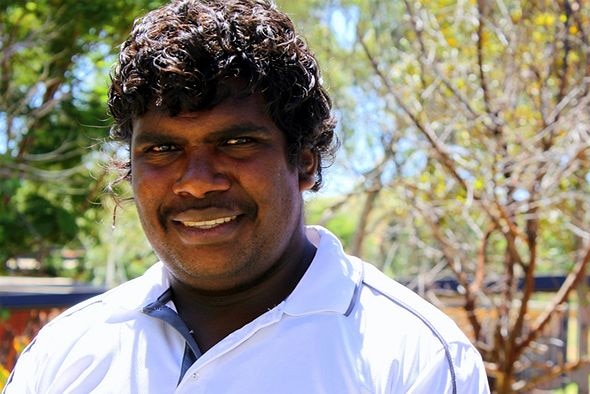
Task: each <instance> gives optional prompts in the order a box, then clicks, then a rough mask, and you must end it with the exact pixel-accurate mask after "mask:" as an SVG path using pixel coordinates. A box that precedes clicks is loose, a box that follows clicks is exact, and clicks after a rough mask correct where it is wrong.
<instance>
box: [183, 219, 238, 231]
mask: <svg viewBox="0 0 590 394" xmlns="http://www.w3.org/2000/svg"><path fill="white" fill-rule="evenodd" d="M237 217H238V216H237V215H234V216H226V217H221V218H216V219H211V220H202V221H198V222H195V221H178V222H180V223H181V224H182V225H183V226H185V227H190V228H195V229H199V230H209V229H212V228H215V227H218V226H220V225H222V224H225V223H229V222H232V221H234V220H236V219H237Z"/></svg>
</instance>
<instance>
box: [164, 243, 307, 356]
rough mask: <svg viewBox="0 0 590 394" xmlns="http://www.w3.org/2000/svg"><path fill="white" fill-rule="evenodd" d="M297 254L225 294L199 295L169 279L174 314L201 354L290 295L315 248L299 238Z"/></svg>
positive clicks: (219, 292)
mask: <svg viewBox="0 0 590 394" xmlns="http://www.w3.org/2000/svg"><path fill="white" fill-rule="evenodd" d="M299 250H300V251H301V252H300V253H297V255H296V256H282V258H281V259H280V260H279V261H277V262H276V263H275V264H274V265H273V266H272V267H271V268H270V269H269V270H268V271H267V272H265V273H264V274H263V275H261V276H260V277H259V278H257V279H256V280H254V281H252V282H251V283H248V284H245V285H242V286H239V287H235V288H232V289H231V290H227V291H216V292H208V291H202V290H199V289H195V288H193V287H190V286H188V285H185V284H183V283H181V282H179V281H178V280H175V279H174V278H172V280H171V287H172V290H173V294H174V296H173V297H174V303H175V305H176V308H177V310H178V313H179V315H180V317H181V318H182V319H183V320H184V321H185V323H186V324H187V325H188V327H189V328H190V329H192V330H193V331H194V332H195V338H196V340H197V343H198V344H199V346H200V348H201V351H202V352H205V351H207V350H208V349H209V348H211V347H212V346H213V345H215V344H216V343H217V342H219V341H220V340H221V339H223V338H224V337H226V336H227V335H228V334H230V333H231V332H233V331H235V330H237V329H239V328H241V327H243V326H244V325H245V324H247V323H249V322H250V321H252V320H254V319H256V318H257V317H258V316H260V315H262V314H263V313H265V312H266V311H268V310H270V309H272V308H274V307H275V306H276V305H277V304H279V303H281V302H282V301H283V300H284V299H285V298H286V297H287V296H288V295H289V294H291V292H292V291H293V289H295V287H296V286H297V284H298V283H299V281H300V280H301V278H302V277H303V275H304V273H305V271H306V270H307V268H308V267H309V265H310V264H311V261H312V260H313V257H314V255H315V252H316V248H315V246H313V244H312V243H311V242H310V241H309V240H308V239H307V238H306V237H303V245H301V248H299Z"/></svg>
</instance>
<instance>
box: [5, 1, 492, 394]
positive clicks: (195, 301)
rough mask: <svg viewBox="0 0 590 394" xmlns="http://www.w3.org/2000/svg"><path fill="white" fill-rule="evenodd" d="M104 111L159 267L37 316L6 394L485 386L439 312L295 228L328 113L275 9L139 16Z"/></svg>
mask: <svg viewBox="0 0 590 394" xmlns="http://www.w3.org/2000/svg"><path fill="white" fill-rule="evenodd" d="M109 108H110V111H111V114H112V115H113V118H114V120H115V125H114V127H113V130H112V135H113V137H114V138H115V139H117V140H119V141H122V142H124V143H125V144H126V145H127V146H128V147H129V150H130V163H129V173H128V177H129V179H130V181H131V183H132V186H133V193H134V200H135V203H136V207H137V210H138V212H139V217H140V219H141V224H142V226H143V229H144V231H145V234H146V235H147V237H148V239H149V241H150V243H151V245H152V247H153V248H154V250H155V252H156V254H157V255H158V257H159V259H160V262H158V263H156V264H155V265H154V266H152V267H151V268H150V269H149V270H148V271H147V272H146V273H145V274H144V275H143V276H141V277H140V278H137V279H135V280H132V281H130V282H128V283H126V284H123V285H121V286H119V287H117V288H115V289H113V290H111V291H109V292H107V293H105V294H104V295H101V296H99V297H96V298H93V299H91V300H89V301H87V302H84V303H82V304H80V305H77V306H75V307H73V308H72V309H70V310H68V311H66V312H65V313H64V314H62V315H61V316H60V317H58V318H57V319H55V320H53V321H52V322H51V323H50V324H49V325H47V326H46V327H45V328H44V329H43V330H42V331H41V332H40V333H39V335H38V337H37V338H36V339H35V340H34V341H33V343H32V344H31V345H30V346H29V347H28V348H27V349H26V351H25V352H24V353H23V354H22V355H21V357H20V359H19V362H18V364H17V366H16V368H15V370H14V371H13V374H12V376H11V378H10V379H11V380H10V383H9V384H8V386H7V388H6V392H8V393H60V394H61V393H66V392H67V393H88V392H99V393H110V392H116V393H173V392H174V393H426V392H435V393H486V392H488V391H489V389H488V386H487V380H486V376H485V370H484V368H483V364H482V360H481V357H480V355H479V354H478V353H477V351H476V350H475V348H474V347H473V346H472V345H471V344H470V343H469V341H468V340H467V338H466V337H465V336H464V335H463V334H462V333H461V331H460V330H459V329H458V328H457V326H456V325H455V324H454V323H453V322H452V321H451V320H450V319H449V318H447V317H446V316H445V315H444V314H442V313H441V312H440V311H438V310H437V309H436V308H434V307H433V306H431V305H430V304H428V303H427V302H425V301H424V300H423V299H421V298H420V297H418V296H417V295H415V294H414V293H412V292H411V291H409V290H407V289H405V288H404V287H402V286H401V285H399V284H397V283H396V282H394V281H392V280H391V279H389V278H387V277H385V276H384V275H383V274H381V273H380V272H379V271H378V270H376V269H375V268H373V266H371V265H370V264H368V263H365V262H363V261H361V260H359V259H357V258H355V257H352V256H348V255H346V254H345V253H344V252H343V250H342V246H341V244H340V242H339V241H338V239H337V238H336V237H335V236H334V235H333V234H331V233H330V232H329V231H327V230H326V229H323V228H321V227H317V226H305V224H304V220H303V217H304V215H303V199H302V192H304V191H307V190H317V189H318V188H319V187H320V185H321V180H322V168H323V166H324V165H325V164H326V162H329V160H330V158H331V155H332V154H333V152H334V149H335V145H336V141H335V137H334V121H333V118H332V115H331V104H330V100H329V98H328V96H327V94H326V91H325V90H324V88H323V87H322V85H321V78H320V75H319V71H318V67H317V64H316V61H315V59H314V57H313V55H312V53H311V52H310V50H309V49H308V48H307V46H306V44H305V42H304V40H303V39H302V38H301V37H300V36H299V35H298V34H297V33H296V32H295V31H294V28H293V25H292V23H291V21H290V20H289V19H288V17H287V16H286V15H284V14H283V13H281V12H279V11H278V10H277V9H276V8H275V7H274V5H273V4H271V3H269V2H267V1H265V0H179V1H173V2H172V3H170V4H169V5H166V6H164V7H162V8H160V9H157V10H155V11H152V12H150V13H149V14H147V15H146V16H145V17H143V18H142V19H140V20H139V21H138V22H137V23H136V24H135V26H134V28H133V31H132V32H131V34H130V37H129V39H128V40H127V41H126V42H125V43H124V44H123V45H122V47H121V53H120V58H119V64H118V65H117V67H116V69H115V70H114V72H113V75H112V85H111V88H110V91H109Z"/></svg>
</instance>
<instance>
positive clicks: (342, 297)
mask: <svg viewBox="0 0 590 394" xmlns="http://www.w3.org/2000/svg"><path fill="white" fill-rule="evenodd" d="M306 235H307V237H308V239H309V240H310V241H311V242H312V243H313V244H314V245H315V246H316V248H317V251H316V255H315V257H314V259H313V261H312V262H311V264H310V266H309V268H308V269H307V272H306V273H305V274H304V275H303V277H302V278H301V280H300V281H299V284H298V285H297V286H296V287H295V289H294V290H293V292H292V293H291V294H290V295H289V296H288V297H287V299H286V300H285V308H284V312H285V313H286V314H288V315H292V316H300V315H306V314H312V313H325V312H332V313H338V314H342V315H348V314H349V313H350V312H351V311H352V308H353V307H354V305H355V303H356V300H357V297H358V295H359V293H360V287H361V282H362V278H363V264H362V263H360V260H358V259H356V258H353V257H351V256H348V255H346V254H345V253H344V250H343V249H342V244H341V243H340V241H339V240H338V238H337V237H336V236H335V235H334V234H332V233H331V232H330V231H328V230H327V229H325V228H323V227H320V226H307V227H306Z"/></svg>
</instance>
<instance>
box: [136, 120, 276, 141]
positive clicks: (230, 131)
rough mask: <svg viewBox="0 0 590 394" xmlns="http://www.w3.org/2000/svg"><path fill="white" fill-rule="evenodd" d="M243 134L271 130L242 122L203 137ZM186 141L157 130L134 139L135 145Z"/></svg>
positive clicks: (219, 137)
mask: <svg viewBox="0 0 590 394" xmlns="http://www.w3.org/2000/svg"><path fill="white" fill-rule="evenodd" d="M243 133H255V134H257V135H265V134H267V135H269V134H270V133H271V130H270V129H269V128H268V127H266V126H263V125H260V124H256V123H253V122H243V123H237V124H231V125H229V126H227V127H223V128H220V129H219V130H214V131H211V132H209V133H207V135H206V136H205V141H213V140H218V139H222V138H231V137H235V136H237V135H240V134H243ZM186 141H187V137H186V136H185V135H173V134H172V135H171V134H169V133H166V132H162V131H157V130H145V131H141V132H140V133H137V135H136V136H135V138H134V143H135V145H145V144H154V145H157V144H170V143H173V144H174V143H177V144H181V143H183V142H186Z"/></svg>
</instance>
